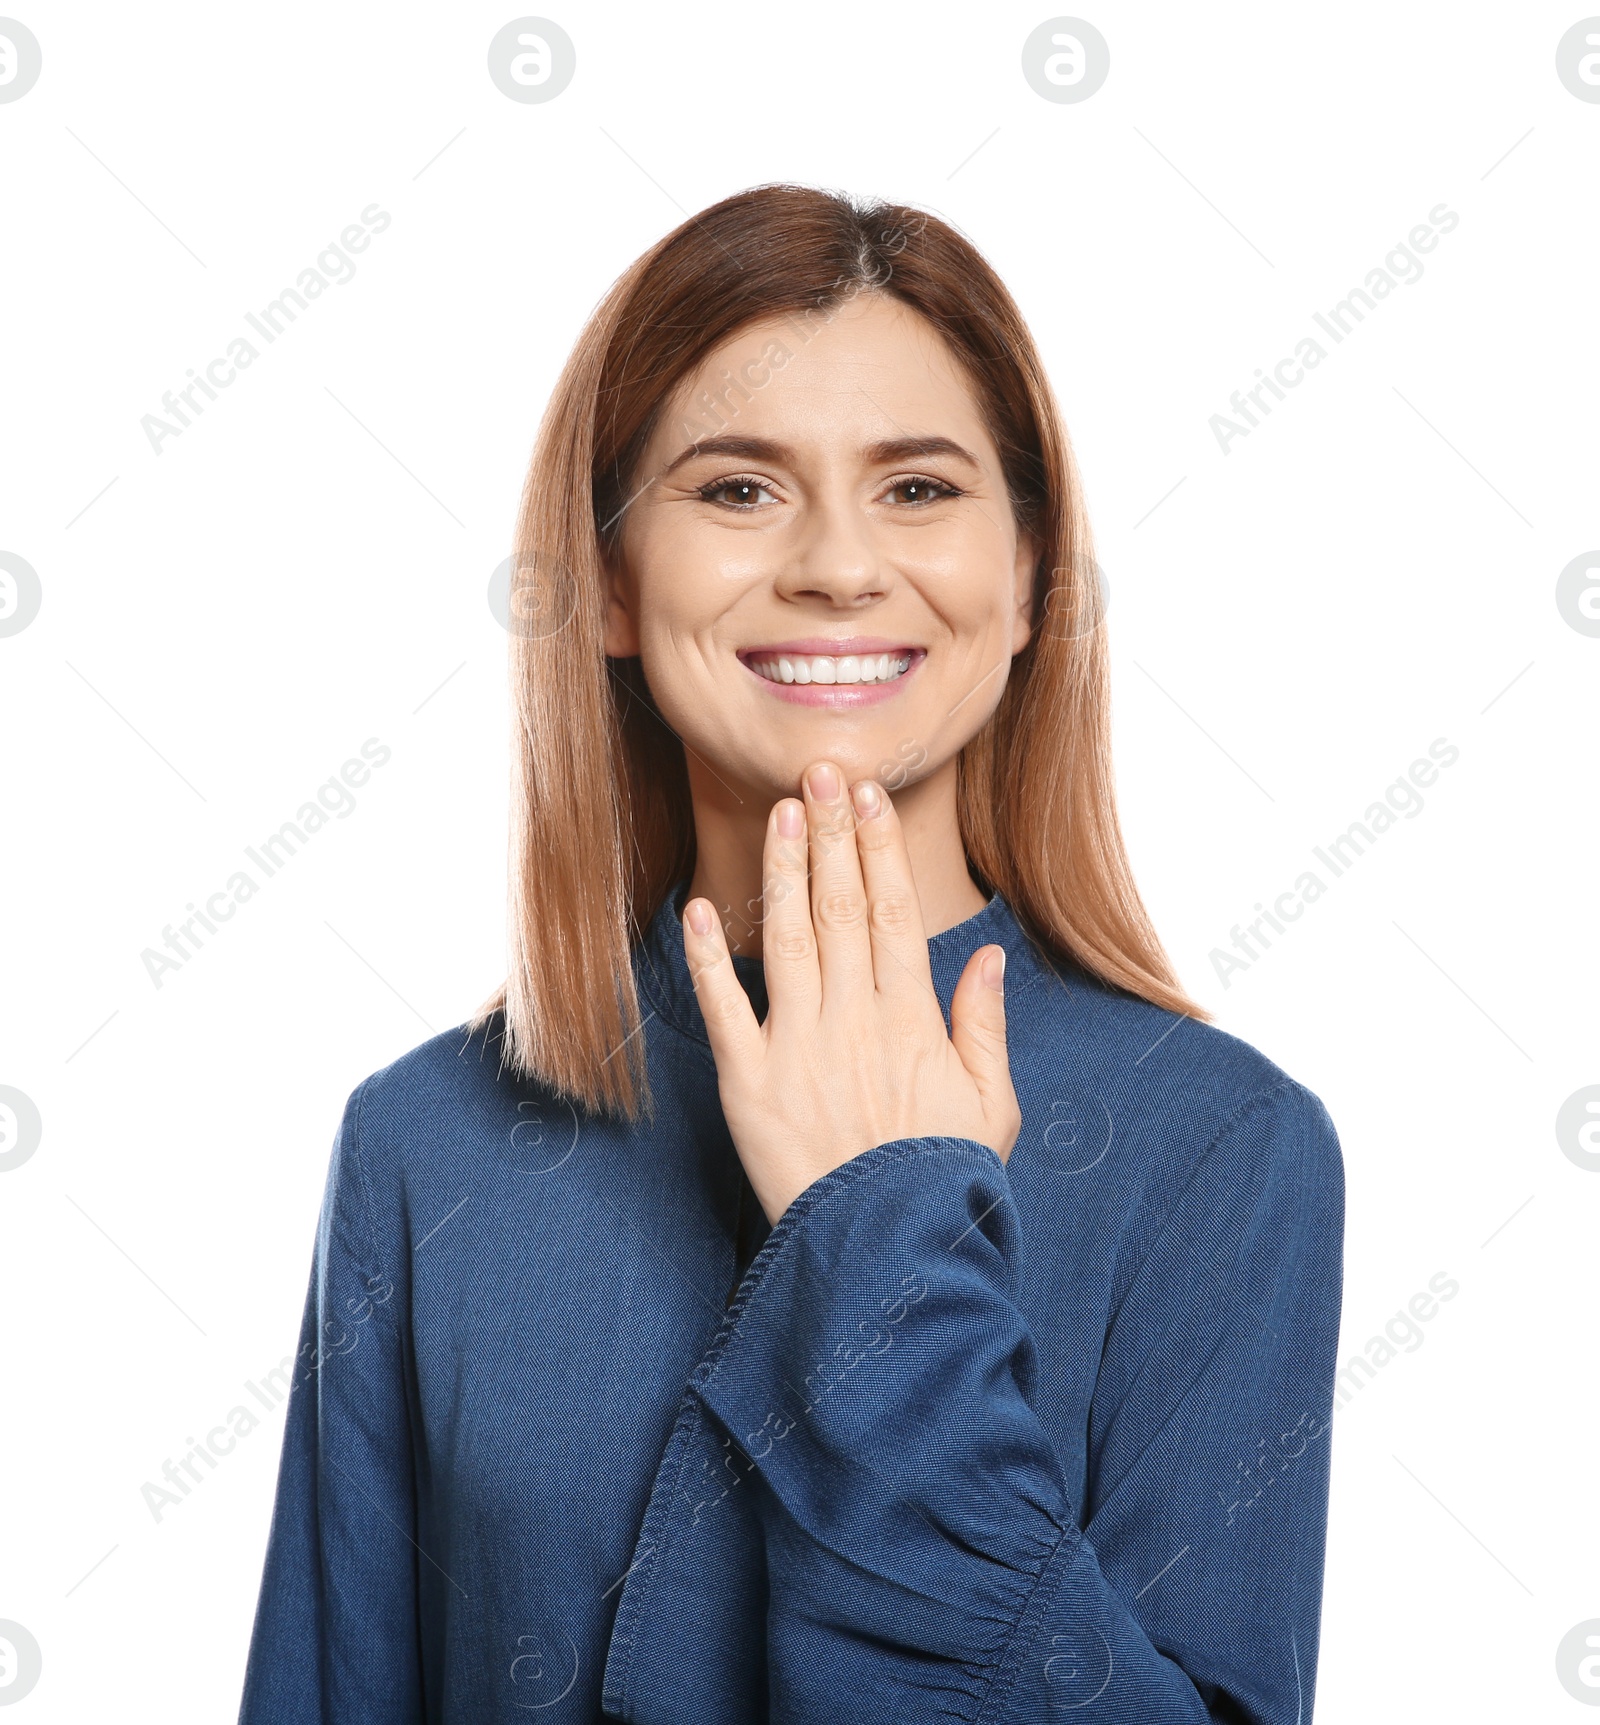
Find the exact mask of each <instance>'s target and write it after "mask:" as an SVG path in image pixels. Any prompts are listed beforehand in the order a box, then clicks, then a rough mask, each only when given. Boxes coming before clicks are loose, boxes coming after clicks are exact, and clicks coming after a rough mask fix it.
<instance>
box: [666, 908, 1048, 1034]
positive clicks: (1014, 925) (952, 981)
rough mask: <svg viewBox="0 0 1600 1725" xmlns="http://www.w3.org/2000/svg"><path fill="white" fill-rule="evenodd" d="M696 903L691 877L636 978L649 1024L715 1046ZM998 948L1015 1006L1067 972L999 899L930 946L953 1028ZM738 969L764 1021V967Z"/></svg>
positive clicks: (738, 958) (743, 962)
mask: <svg viewBox="0 0 1600 1725" xmlns="http://www.w3.org/2000/svg"><path fill="white" fill-rule="evenodd" d="M688 897H689V880H688V878H687V877H685V878H684V879H683V880H680V881H679V882H678V884H677V885H676V886H675V887H673V889H672V891H671V892H669V893H668V894H667V896H666V898H665V899H663V900H662V903H661V908H660V909H659V910H658V911H657V912H656V914H655V916H654V917H653V918H652V919H651V922H650V926H649V928H648V929H647V930H646V932H645V935H644V938H643V939H642V940H641V941H639V942H638V943H637V944H636V945H635V947H634V973H635V975H636V977H637V978H638V981H639V985H640V989H641V992H642V994H643V995H644V996H645V997H646V999H645V1000H644V1003H643V1004H644V1006H645V1008H646V1011H645V1017H646V1018H648V1017H649V1014H650V1011H651V1010H652V1009H653V1010H654V1011H655V1012H657V1013H659V1014H660V1015H661V1017H663V1018H664V1019H666V1020H667V1022H668V1023H670V1024H672V1025H673V1026H674V1027H675V1028H676V1029H678V1030H680V1031H682V1032H683V1033H684V1034H685V1035H686V1036H689V1037H691V1038H693V1039H694V1040H695V1041H696V1042H700V1043H703V1044H705V1045H706V1046H707V1047H709V1046H710V1043H709V1041H708V1039H707V1036H706V1027H705V1019H704V1018H703V1017H702V1016H701V1012H700V1002H699V1000H698V999H697V997H696V995H695V991H694V982H693V980H692V978H691V977H690V975H689V961H688V958H687V957H686V956H685V954H684V950H683V907H684V905H685V904H686V903H687V902H688ZM990 945H999V946H1003V947H1004V948H1005V952H1006V983H1005V992H1006V999H1007V1001H1008V1002H1010V1001H1012V1000H1014V999H1016V997H1017V996H1018V995H1019V994H1021V993H1022V991H1023V989H1025V988H1028V987H1031V986H1032V985H1033V984H1034V983H1036V982H1038V981H1039V980H1040V979H1041V978H1042V977H1044V976H1048V975H1052V974H1053V975H1056V976H1058V977H1060V976H1061V971H1060V969H1059V968H1057V967H1053V966H1052V965H1051V964H1050V963H1049V962H1048V961H1047V960H1046V959H1045V958H1044V956H1043V955H1042V954H1041V953H1040V951H1039V949H1038V948H1037V947H1035V945H1034V944H1033V942H1032V940H1031V939H1030V938H1029V937H1028V934H1027V932H1026V931H1025V930H1024V929H1023V927H1022V925H1021V924H1020V923H1019V922H1018V921H1017V919H1016V916H1015V914H1014V913H1013V912H1012V909H1011V907H1010V906H1009V905H1008V904H1007V903H1006V902H1005V900H1004V899H1003V898H1002V897H1001V896H1000V894H999V893H995V894H994V896H993V897H992V898H991V899H990V900H989V902H988V903H987V904H986V905H985V906H984V907H983V909H982V910H980V911H976V912H974V913H973V915H971V916H969V917H967V918H966V919H965V920H964V921H961V922H958V923H956V924H955V925H954V926H953V927H951V928H947V929H942V930H941V931H940V932H939V933H938V934H935V935H931V936H930V937H929V939H928V965H929V968H930V970H931V971H932V973H933V988H934V993H935V994H936V995H937V996H938V997H939V1007H940V1010H941V1011H942V1012H943V1014H944V1017H945V1021H946V1023H948V1022H949V1018H950V997H951V995H952V994H954V993H955V987H956V984H957V983H958V982H959V981H960V980H961V973H962V971H963V970H965V969H966V966H967V961H968V959H970V958H971V957H972V955H973V953H975V952H976V951H977V950H978V948H979V947H980V946H990ZM733 968H734V973H735V975H737V976H738V978H739V981H740V982H741V983H742V984H743V986H744V991H745V993H746V994H748V995H749V996H750V1003H751V1005H752V1006H753V1007H754V1008H755V1013H756V1016H757V1018H765V1017H766V1013H767V984H766V973H765V971H764V970H763V969H762V963H761V960H760V959H759V958H753V957H748V956H744V955H741V954H738V953H735V954H734V956H733ZM1063 980H1064V979H1063Z"/></svg>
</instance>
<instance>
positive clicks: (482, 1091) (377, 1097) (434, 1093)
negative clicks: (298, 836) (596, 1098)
mask: <svg viewBox="0 0 1600 1725" xmlns="http://www.w3.org/2000/svg"><path fill="white" fill-rule="evenodd" d="M503 1046H504V1020H503V1018H501V1016H500V1015H499V1014H496V1015H495V1016H494V1017H493V1018H491V1019H490V1020H489V1021H488V1023H487V1024H486V1025H484V1026H481V1027H479V1028H476V1029H474V1028H472V1027H470V1026H468V1025H466V1024H459V1025H456V1026H455V1027H454V1028H453V1029H451V1030H446V1031H443V1032H442V1033H441V1034H439V1035H437V1036H432V1037H429V1039H428V1040H427V1041H426V1042H421V1043H418V1044H417V1046H416V1047H414V1048H411V1049H408V1050H407V1051H406V1052H405V1053H404V1054H402V1055H400V1056H399V1057H398V1058H397V1059H395V1060H392V1061H390V1062H389V1064H388V1065H387V1066H382V1067H379V1068H378V1070H377V1071H375V1072H372V1073H370V1074H369V1075H368V1076H367V1077H366V1078H364V1079H363V1080H362V1081H361V1082H360V1083H359V1084H358V1085H357V1086H356V1087H355V1089H354V1090H353V1091H351V1093H350V1097H349V1100H348V1101H347V1102H346V1104H345V1112H344V1119H343V1122H342V1124H341V1128H340V1138H341V1141H342V1148H344V1149H347V1150H348V1151H349V1152H351V1153H353V1154H354V1156H355V1157H356V1159H357V1160H358V1161H359V1162H360V1163H361V1165H362V1166H363V1168H364V1169H367V1170H370V1171H373V1172H374V1173H376V1174H377V1175H378V1177H380V1178H381V1177H382V1176H383V1175H384V1174H385V1173H387V1174H389V1175H391V1176H392V1175H394V1174H396V1173H400V1172H403V1171H404V1170H406V1169H407V1168H409V1167H414V1166H421V1167H424V1168H427V1169H429V1170H438V1169H441V1168H449V1167H451V1166H452V1165H455V1166H459V1165H460V1164H461V1163H462V1162H463V1161H464V1160H472V1159H476V1157H477V1156H478V1155H479V1154H481V1152H482V1150H483V1148H484V1147H485V1146H486V1145H493V1144H496V1143H499V1142H502V1141H506V1142H509V1141H510V1138H511V1134H512V1133H513V1132H514V1131H515V1129H516V1127H517V1126H518V1124H519V1123H526V1122H528V1121H529V1120H530V1119H531V1118H533V1117H535V1116H536V1115H537V1114H538V1113H539V1112H540V1111H541V1110H543V1111H544V1112H546V1113H548V1112H550V1111H552V1110H557V1109H559V1108H560V1107H562V1106H563V1105H562V1104H560V1103H558V1102H557V1101H556V1099H555V1097H554V1096H553V1095H552V1094H551V1093H549V1092H548V1091H546V1090H544V1089H543V1088H542V1087H540V1086H538V1085H536V1084H532V1083H530V1082H529V1081H528V1080H527V1079H526V1078H524V1077H522V1076H521V1075H519V1074H517V1073H515V1072H513V1071H512V1070H511V1068H510V1067H509V1066H507V1065H506V1064H505V1063H504V1061H503V1059H502V1049H503Z"/></svg>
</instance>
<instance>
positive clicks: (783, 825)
mask: <svg viewBox="0 0 1600 1725" xmlns="http://www.w3.org/2000/svg"><path fill="white" fill-rule="evenodd" d="M805 830H806V806H805V804H804V803H797V802H796V801H795V800H794V798H793V797H785V798H784V800H783V801H782V802H781V803H779V804H778V837H779V838H781V839H797V838H799V836H800V835H801V833H803V832H804V831H805Z"/></svg>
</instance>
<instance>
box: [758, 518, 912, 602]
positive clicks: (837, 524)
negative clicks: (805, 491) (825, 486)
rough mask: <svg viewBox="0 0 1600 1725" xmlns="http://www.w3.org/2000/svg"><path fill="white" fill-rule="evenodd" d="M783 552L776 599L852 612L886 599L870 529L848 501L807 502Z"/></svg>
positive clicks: (885, 575) (887, 584) (885, 573)
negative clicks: (808, 601) (818, 601)
mask: <svg viewBox="0 0 1600 1725" xmlns="http://www.w3.org/2000/svg"><path fill="white" fill-rule="evenodd" d="M786 549H787V551H788V553H789V555H788V556H787V558H786V559H785V561H784V564H783V567H782V570H781V572H780V573H779V575H778V579H777V590H778V593H779V595H780V597H782V598H785V599H796V600H805V599H821V600H823V601H824V602H826V603H827V604H828V605H830V606H837V607H840V608H847V609H854V608H857V607H859V606H862V605H865V604H868V603H870V602H872V601H875V600H878V599H882V598H885V597H887V595H888V593H889V591H890V589H891V588H892V586H893V575H892V572H891V571H890V569H889V567H888V565H887V563H886V562H885V560H884V558H883V555H882V551H881V548H880V547H879V545H878V544H877V543H876V540H875V536H874V534H873V531H872V524H871V522H870V521H868V520H867V518H866V517H865V515H864V514H863V512H862V509H861V506H860V504H859V503H858V502H856V501H855V499H853V498H852V497H849V496H846V495H840V494H838V493H830V494H828V495H825V496H819V497H815V498H813V499H812V500H811V502H810V503H809V504H808V506H807V508H806V511H805V516H804V518H803V520H802V522H801V523H800V525H799V530H798V532H797V533H796V535H795V537H794V538H793V539H792V540H791V541H790V543H789V545H788V546H787V548H786Z"/></svg>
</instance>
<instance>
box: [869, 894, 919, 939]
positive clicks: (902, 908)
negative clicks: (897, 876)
mask: <svg viewBox="0 0 1600 1725" xmlns="http://www.w3.org/2000/svg"><path fill="white" fill-rule="evenodd" d="M911 923H912V906H911V898H910V895H909V894H908V893H903V892H880V893H879V894H878V896H877V897H876V898H875V899H874V900H873V901H872V929H873V932H874V933H875V934H886V935H897V934H905V933H906V932H907V931H908V930H909V929H910V927H911Z"/></svg>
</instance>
